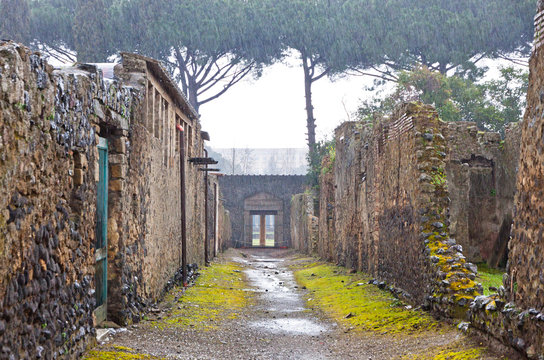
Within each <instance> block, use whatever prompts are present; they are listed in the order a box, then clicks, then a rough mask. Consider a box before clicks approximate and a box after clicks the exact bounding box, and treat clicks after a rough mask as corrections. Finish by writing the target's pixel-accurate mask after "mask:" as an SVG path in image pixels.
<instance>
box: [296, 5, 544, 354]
mask: <svg viewBox="0 0 544 360" xmlns="http://www.w3.org/2000/svg"><path fill="white" fill-rule="evenodd" d="M535 26H536V36H535V44H536V45H535V48H534V51H533V54H532V57H531V61H530V70H531V72H530V86H529V93H528V105H527V111H526V113H525V117H524V120H523V122H522V123H521V124H511V125H510V126H509V127H507V129H506V131H505V138H504V139H501V137H500V136H499V134H496V133H488V132H481V131H478V129H477V127H476V125H475V124H473V123H467V122H456V123H445V122H442V121H440V119H439V118H438V114H437V113H436V111H435V110H434V109H433V108H432V107H430V106H425V105H422V104H419V103H409V104H404V105H403V106H401V107H400V108H398V109H397V111H396V112H394V113H393V114H390V116H389V117H387V118H385V119H379V120H378V121H376V122H375V123H374V124H367V123H345V124H343V125H342V126H340V127H339V128H338V129H337V130H336V133H335V140H336V144H337V147H336V158H335V159H334V161H333V160H332V159H325V162H324V164H323V169H324V170H323V174H322V176H321V179H320V193H319V205H320V207H319V212H318V213H317V214H314V213H313V209H312V207H311V206H307V204H308V201H309V199H308V194H304V195H299V196H297V198H296V199H297V201H296V206H294V207H293V211H292V223H293V231H295V232H296V234H295V238H297V244H298V247H299V248H300V249H302V250H306V251H309V252H313V253H316V254H318V255H319V256H320V257H322V258H324V259H327V260H330V261H334V262H336V263H338V264H340V265H343V266H346V267H348V268H353V269H357V270H363V271H365V272H368V273H370V274H372V275H374V276H375V277H376V278H378V279H380V280H385V281H386V282H387V284H389V285H390V287H389V288H390V290H392V291H394V292H396V293H397V295H399V296H400V297H402V298H404V299H407V300H409V301H411V302H413V303H417V304H423V305H424V306H426V307H428V308H429V309H431V310H433V311H434V312H437V313H439V314H442V315H445V316H448V317H457V318H461V319H466V318H467V316H468V318H469V319H470V322H471V323H470V324H471V326H470V331H475V332H478V333H480V334H481V335H483V336H486V337H488V338H489V339H495V340H500V341H501V342H503V343H504V344H506V345H509V346H511V347H513V348H515V349H516V350H518V351H519V352H520V353H521V354H523V355H525V356H527V357H528V358H530V359H544V265H543V264H544V255H543V252H542V249H543V247H544V244H543V241H544V235H543V234H544V225H543V223H542V219H543V218H544V213H543V209H544V205H543V204H544V193H543V191H544V186H543V182H544V169H543V166H544V165H543V164H544V151H543V149H544V146H543V144H544V130H543V129H544V120H543V119H544V115H543V114H544V90H543V84H544V65H542V64H543V63H544V53H543V51H544V50H543V48H542V43H543V41H542V28H543V26H544V2H543V1H539V13H538V14H537V16H536V17H535ZM316 216H317V217H316ZM316 222H317V223H318V226H317V227H316V226H314V225H313V224H315V223H316ZM480 261H487V262H488V263H489V264H490V265H492V266H504V265H505V264H507V266H506V270H507V274H505V275H504V278H503V279H504V286H501V287H500V288H499V289H498V291H497V294H493V295H490V296H483V295H481V290H482V288H481V285H479V284H477V283H476V282H475V276H476V271H477V268H476V266H475V265H473V264H472V263H471V262H480ZM407 269H409V271H406V270H407Z"/></svg>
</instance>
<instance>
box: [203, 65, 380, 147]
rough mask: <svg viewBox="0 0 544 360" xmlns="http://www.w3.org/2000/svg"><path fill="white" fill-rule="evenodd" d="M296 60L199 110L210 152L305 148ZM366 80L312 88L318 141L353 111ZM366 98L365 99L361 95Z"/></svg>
mask: <svg viewBox="0 0 544 360" xmlns="http://www.w3.org/2000/svg"><path fill="white" fill-rule="evenodd" d="M298 64H299V62H297V59H296V58H291V59H290V61H289V65H285V64H275V65H272V66H271V67H268V68H266V69H265V70H264V73H263V75H262V77H261V78H259V79H257V80H255V79H252V78H250V79H246V80H245V81H243V82H240V83H238V84H236V85H235V86H234V87H232V88H231V89H230V90H229V91H227V92H226V93H225V94H224V95H223V96H221V97H220V98H218V99H216V100H213V101H211V102H209V103H207V104H205V105H203V106H201V108H200V113H201V121H202V128H203V130H206V131H208V132H209V133H210V137H211V141H210V142H209V145H210V146H211V147H215V148H232V147H236V148H246V147H248V148H286V147H288V148H303V147H305V146H306V111H305V100H304V75H303V72H302V68H301V67H300V66H299V65H298ZM365 84H369V85H370V84H372V79H371V78H368V77H366V78H362V77H359V76H352V77H349V78H342V79H339V80H337V81H334V82H331V81H330V80H329V79H328V78H323V79H321V80H319V81H317V82H315V83H314V85H313V103H314V108H315V110H314V111H315V117H316V120H317V137H318V139H321V138H323V136H325V135H328V136H329V138H330V137H331V136H330V134H332V131H333V130H334V128H335V127H337V126H338V125H339V124H340V123H341V122H342V121H345V120H346V119H347V118H348V115H347V113H346V110H345V109H344V105H343V104H342V103H344V104H345V107H346V109H347V111H348V112H349V113H350V114H351V113H353V112H354V111H355V110H356V109H357V105H358V104H359V99H360V98H362V97H364V96H365V92H364V91H363V90H364V87H365ZM367 96H368V94H367Z"/></svg>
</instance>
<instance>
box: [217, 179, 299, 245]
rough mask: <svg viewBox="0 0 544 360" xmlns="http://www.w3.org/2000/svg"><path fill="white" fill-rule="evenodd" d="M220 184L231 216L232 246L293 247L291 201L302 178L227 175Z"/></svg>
mask: <svg viewBox="0 0 544 360" xmlns="http://www.w3.org/2000/svg"><path fill="white" fill-rule="evenodd" d="M219 184H220V187H221V190H222V192H223V196H224V206H225V209H227V210H228V211H229V213H230V221H231V226H232V236H231V238H232V243H231V244H230V246H232V247H236V248H239V247H292V241H291V230H290V229H291V199H292V197H293V195H295V194H298V193H300V192H303V191H304V188H305V184H306V177H305V176H297V175H258V176H254V175H230V176H222V177H221V178H220V179H219Z"/></svg>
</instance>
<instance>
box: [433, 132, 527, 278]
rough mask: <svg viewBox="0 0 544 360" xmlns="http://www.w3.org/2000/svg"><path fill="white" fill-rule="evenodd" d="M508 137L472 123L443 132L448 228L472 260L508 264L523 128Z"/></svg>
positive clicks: (508, 133)
mask: <svg viewBox="0 0 544 360" xmlns="http://www.w3.org/2000/svg"><path fill="white" fill-rule="evenodd" d="M505 133H506V136H505V139H504V140H501V137H500V134H498V133H489V132H481V131H478V129H477V127H476V125H475V124H474V123H469V122H452V123H448V127H447V128H446V130H445V132H444V136H445V137H446V140H447V142H448V147H449V149H450V151H449V154H448V155H449V156H448V160H447V164H446V174H447V178H448V190H449V194H450V199H451V203H450V220H451V226H450V232H451V236H452V237H454V238H455V239H456V240H457V243H458V244H459V245H461V246H463V254H464V255H465V256H466V257H467V259H469V261H473V262H482V261H487V262H488V263H489V264H490V265H491V266H493V267H497V266H501V267H503V268H504V267H505V266H506V258H507V255H508V250H507V245H508V240H509V234H510V227H511V224H512V211H513V205H514V193H515V188H516V187H515V179H516V176H515V175H516V172H517V164H518V159H519V146H520V137H521V127H520V126H519V124H517V123H516V124H511V125H510V126H508V127H507V129H506V131H505Z"/></svg>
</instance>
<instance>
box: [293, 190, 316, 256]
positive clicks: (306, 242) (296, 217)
mask: <svg viewBox="0 0 544 360" xmlns="http://www.w3.org/2000/svg"><path fill="white" fill-rule="evenodd" d="M313 205H314V204H313V196H312V194H310V193H303V194H297V195H294V196H293V198H292V200H291V243H292V247H293V249H295V250H298V251H301V252H304V253H307V254H316V253H317V243H318V240H319V225H318V218H317V217H316V216H314V215H313Z"/></svg>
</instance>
